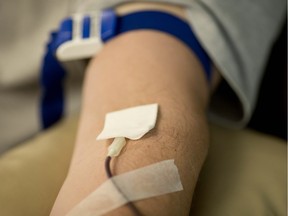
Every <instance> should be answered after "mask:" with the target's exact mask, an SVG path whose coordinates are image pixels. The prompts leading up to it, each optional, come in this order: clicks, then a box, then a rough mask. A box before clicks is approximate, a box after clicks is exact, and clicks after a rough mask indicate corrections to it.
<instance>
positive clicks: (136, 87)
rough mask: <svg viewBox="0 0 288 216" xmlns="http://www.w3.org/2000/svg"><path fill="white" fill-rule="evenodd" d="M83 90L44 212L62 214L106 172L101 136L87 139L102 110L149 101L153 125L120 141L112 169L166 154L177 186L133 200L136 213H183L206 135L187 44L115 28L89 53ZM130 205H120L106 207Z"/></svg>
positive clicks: (197, 74) (201, 80) (204, 95)
mask: <svg viewBox="0 0 288 216" xmlns="http://www.w3.org/2000/svg"><path fill="white" fill-rule="evenodd" d="M83 97H84V99H83V104H82V111H81V121H80V126H79V130H78V138H77V143H76V148H75V151H74V156H73V160H72V163H71V167H70V171H69V174H68V177H67V179H66V181H65V183H64V185H63V187H62V189H61V191H60V193H59V196H58V198H57V200H56V202H55V205H54V207H53V210H52V213H51V215H64V214H65V213H67V212H68V211H69V210H70V209H71V208H73V207H74V206H75V205H76V204H77V203H79V202H80V201H81V200H82V199H84V198H85V197H86V196H87V195H88V194H89V193H91V192H92V191H94V190H95V189H96V188H97V187H98V186H99V185H100V184H101V183H103V182H104V181H105V180H106V179H107V178H106V176H105V172H104V160H105V156H106V154H107V142H106V141H95V138H96V136H97V135H98V134H99V133H100V131H101V129H102V127H103V124H104V117H105V114H106V113H107V112H111V111H115V110H119V109H122V108H127V107H132V106H137V105H142V104H149V103H158V104H159V106H160V112H159V115H158V121H157V126H156V128H155V129H154V130H153V131H151V132H149V133H148V134H147V135H146V136H144V137H143V138H142V139H140V140H138V141H128V144H127V146H126V148H125V151H124V152H123V153H122V154H121V155H120V156H119V158H117V159H116V160H114V161H113V163H112V165H113V166H112V167H113V170H112V171H113V172H114V173H116V174H120V173H124V172H127V171H130V170H133V169H135V168H139V167H143V166H145V165H150V164H152V163H155V162H159V161H162V160H166V159H171V158H174V159H175V163H176V165H177V167H178V169H179V174H180V177H181V180H182V184H183V186H184V190H183V191H181V192H176V193H171V194H167V195H163V196H159V197H156V198H151V199H147V200H143V201H137V202H135V205H136V206H137V207H138V208H139V210H140V211H141V212H142V213H143V214H144V215H188V212H189V209H190V204H191V201H192V195H193V191H194V187H195V184H196V181H197V177H198V174H199V172H200V169H201V166H202V164H203V161H204V159H205V156H206V153H207V149H208V142H209V133H208V129H207V122H206V117H205V112H206V106H207V103H208V100H209V88H208V85H207V81H206V78H205V74H204V72H203V70H202V67H201V65H200V63H199V61H198V59H197V57H195V56H194V54H193V53H192V52H191V51H190V49H189V48H187V47H186V46H185V45H184V44H182V43H181V42H179V41H178V40H176V39H174V38H172V37H171V36H169V35H166V34H163V33H158V32H152V31H146V30H145V31H144V30H143V31H137V32H130V33H127V34H125V35H121V36H119V37H117V38H116V39H114V40H112V41H111V42H109V43H108V44H107V45H105V47H104V49H103V51H102V52H101V53H100V54H99V55H98V56H97V58H95V59H93V60H92V61H91V63H90V65H89V68H88V70H87V74H86V80H85V85H84V92H83ZM148 206H149V208H148ZM130 213H131V212H130V211H129V209H127V207H125V206H123V207H121V208H119V209H116V210H115V211H113V212H111V213H109V215H129V214H130Z"/></svg>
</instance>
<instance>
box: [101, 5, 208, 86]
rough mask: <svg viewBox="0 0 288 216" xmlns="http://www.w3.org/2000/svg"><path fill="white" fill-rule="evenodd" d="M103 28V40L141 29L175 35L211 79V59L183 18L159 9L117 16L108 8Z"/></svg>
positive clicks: (103, 18) (104, 15) (104, 16)
mask: <svg viewBox="0 0 288 216" xmlns="http://www.w3.org/2000/svg"><path fill="white" fill-rule="evenodd" d="M101 29H102V31H101V33H102V34H101V37H102V40H103V42H107V41H109V40H110V39H112V38H113V37H114V36H116V35H118V34H121V33H125V32H128V31H132V30H140V29H150V30H156V31H161V32H165V33H168V34H170V35H173V36H175V37H176V38H178V39H179V40H181V41H182V42H184V43H185V44H186V45H187V46H189V47H190V48H191V50H192V51H193V52H194V53H195V54H196V55H197V56H198V59H199V60H200V62H201V63H202V65H203V68H204V71H205V74H206V77H207V79H208V81H210V80H211V60H210V58H209V56H208V55H207V53H206V52H205V50H204V49H203V48H202V46H201V44H200V43H199V42H198V40H197V38H196V36H195V35H194V33H193V31H192V29H191V26H190V25H189V24H188V23H187V22H185V21H184V20H182V19H179V18H177V17H175V16H173V15H171V14H168V13H164V12H159V11H140V12H135V13H131V14H128V15H125V16H117V15H116V14H115V12H113V11H112V10H106V11H104V12H103V15H102V22H101ZM103 33H105V34H103ZM144 43H145V42H144Z"/></svg>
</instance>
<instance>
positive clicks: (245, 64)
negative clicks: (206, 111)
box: [187, 0, 286, 127]
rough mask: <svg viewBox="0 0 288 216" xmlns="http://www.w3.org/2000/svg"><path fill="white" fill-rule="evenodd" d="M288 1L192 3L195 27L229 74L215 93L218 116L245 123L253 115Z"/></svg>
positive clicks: (229, 122) (214, 108)
mask: <svg viewBox="0 0 288 216" xmlns="http://www.w3.org/2000/svg"><path fill="white" fill-rule="evenodd" d="M285 5H286V2H285V0H274V1H270V0H253V1H251V0H250V1H248V0H243V1H235V0H201V1H194V2H193V4H191V5H190V7H189V8H188V11H187V13H188V17H189V21H190V23H191V25H192V28H193V30H194V32H195V33H196V34H197V36H198V39H199V40H200V41H201V43H202V45H203V46H204V47H205V49H206V51H207V52H208V54H209V56H210V57H211V59H212V60H213V62H214V65H215V66H216V67H217V68H218V69H219V71H220V73H221V74H222V77H223V78H224V80H225V81H224V82H223V85H222V86H220V88H219V89H218V90H217V91H216V92H215V94H214V95H213V96H212V99H211V105H210V116H211V118H212V119H213V120H216V122H218V123H221V124H224V125H228V126H230V127H243V126H245V125H246V124H247V122H248V121H249V120H250V117H251V114H252V112H253V110H254V108H255V104H256V99H257V94H258V89H259V85H260V82H261V79H262V76H263V71H264V66H265V64H266V62H267V58H268V55H269V52H270V49H271V47H272V45H273V42H274V40H275V38H276V37H277V35H278V32H279V30H280V27H281V25H282V24H283V18H284V14H285V8H286V7H285Z"/></svg>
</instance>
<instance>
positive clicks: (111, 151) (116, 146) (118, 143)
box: [107, 137, 126, 157]
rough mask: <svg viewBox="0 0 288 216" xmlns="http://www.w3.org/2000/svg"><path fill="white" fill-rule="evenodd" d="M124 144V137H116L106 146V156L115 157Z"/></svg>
mask: <svg viewBox="0 0 288 216" xmlns="http://www.w3.org/2000/svg"><path fill="white" fill-rule="evenodd" d="M125 144H126V139H125V137H116V138H115V139H114V140H113V142H112V143H111V145H110V146H109V147H108V154H107V156H110V157H116V156H118V155H119V154H120V152H121V150H122V149H123V147H124V146H125Z"/></svg>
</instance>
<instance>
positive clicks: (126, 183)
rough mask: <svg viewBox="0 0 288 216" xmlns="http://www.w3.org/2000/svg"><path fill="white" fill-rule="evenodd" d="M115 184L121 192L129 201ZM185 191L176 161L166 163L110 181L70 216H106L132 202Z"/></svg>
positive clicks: (153, 165) (150, 166)
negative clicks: (104, 215) (105, 215)
mask: <svg viewBox="0 0 288 216" xmlns="http://www.w3.org/2000/svg"><path fill="white" fill-rule="evenodd" d="M114 184H116V185H117V187H118V188H120V189H121V191H122V192H123V194H125V196H126V197H127V199H126V198H124V197H123V195H122V194H121V193H120V192H119V191H118V189H117V188H116V187H115V185H114ZM181 190H183V186H182V184H181V180H180V176H179V173H178V169H177V167H176V165H175V164H174V160H172V159H171V160H165V161H161V162H159V163H155V164H152V165H149V166H146V167H143V168H140V169H136V170H133V171H130V172H127V173H124V174H121V175H118V176H115V177H113V178H112V179H109V180H107V181H106V182H104V183H103V184H102V185H101V186H100V187H99V188H97V189H96V190H95V191H94V192H92V193H91V194H90V195H89V196H88V197H86V198H85V199H84V200H82V201H81V202H80V203H79V204H78V205H77V206H75V207H74V208H73V209H72V210H71V211H70V212H69V213H68V216H82V215H85V216H92V215H93V216H97V215H103V214H105V213H107V212H109V211H112V210H114V209H116V208H118V207H120V206H122V205H124V204H126V203H127V202H129V201H136V200H141V199H146V198H150V197H155V196H159V195H163V194H167V193H172V192H177V191H181Z"/></svg>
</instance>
